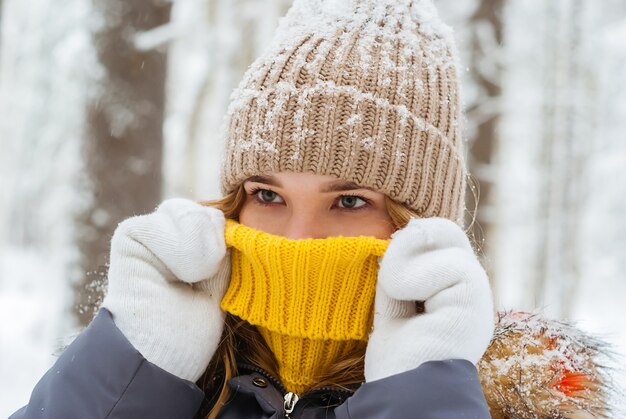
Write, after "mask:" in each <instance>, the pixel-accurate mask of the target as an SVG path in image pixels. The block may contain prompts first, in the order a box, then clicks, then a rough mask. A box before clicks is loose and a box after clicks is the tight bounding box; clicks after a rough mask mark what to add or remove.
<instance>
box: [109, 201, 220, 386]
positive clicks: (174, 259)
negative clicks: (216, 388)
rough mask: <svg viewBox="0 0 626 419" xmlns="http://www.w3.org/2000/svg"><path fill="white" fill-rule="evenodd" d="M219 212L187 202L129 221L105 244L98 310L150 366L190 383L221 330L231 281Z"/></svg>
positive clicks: (166, 205) (167, 204)
mask: <svg viewBox="0 0 626 419" xmlns="http://www.w3.org/2000/svg"><path fill="white" fill-rule="evenodd" d="M224 225H225V220H224V214H223V213H222V212H221V211H220V210H218V209H216V208H211V207H205V206H202V205H200V204H198V203H195V202H193V201H189V200H186V199H170V200H167V201H164V202H163V203H162V204H161V205H160V206H159V207H158V208H157V209H156V211H155V212H153V213H151V214H147V215H141V216H136V217H132V218H129V219H127V220H125V221H124V222H122V223H120V225H119V226H118V227H117V229H116V230H115V233H114V235H113V238H112V240H111V258H110V267H109V275H108V281H109V285H108V291H107V294H106V296H105V298H104V301H103V303H102V306H103V307H105V308H106V309H108V310H109V311H110V312H111V313H112V315H113V320H114V322H115V324H116V326H117V327H118V328H119V329H120V330H121V331H122V333H123V334H124V335H125V336H126V338H127V339H128V340H129V341H130V343H131V344H132V345H133V346H134V347H135V348H136V349H137V350H138V351H139V352H140V353H141V354H142V355H143V356H144V358H146V359H147V360H148V361H150V362H152V363H153V364H155V365H157V366H159V367H160V368H162V369H164V370H166V371H168V372H170V373H172V374H174V375H176V376H178V377H180V378H184V379H187V380H189V381H192V382H195V381H196V380H197V379H198V378H200V376H201V375H202V374H203V373H204V371H205V369H206V367H207V366H208V364H209V362H210V360H211V358H212V357H213V355H214V353H215V350H216V348H217V345H218V343H219V341H220V337H221V334H222V330H223V325H224V313H223V311H222V310H221V309H220V301H221V299H222V297H223V296H224V293H225V291H226V288H227V286H228V280H229V277H230V258H229V255H228V252H227V250H226V244H225V242H224Z"/></svg>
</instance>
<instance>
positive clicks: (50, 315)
mask: <svg viewBox="0 0 626 419" xmlns="http://www.w3.org/2000/svg"><path fill="white" fill-rule="evenodd" d="M62 272H63V269H62V267H61V266H59V265H58V263H55V262H53V261H50V260H47V259H46V257H45V256H44V255H42V254H41V253H40V252H37V251H34V250H24V249H18V248H8V247H5V248H2V249H0V341H1V344H0V417H3V418H6V417H8V416H9V415H10V414H11V413H13V412H14V411H15V410H17V409H18V408H20V407H21V406H23V405H24V404H26V403H27V402H28V398H29V396H30V391H31V390H32V388H33V387H34V385H35V383H36V382H37V381H38V380H39V378H41V376H42V375H43V373H44V372H45V371H47V370H48V368H50V366H51V365H52V364H53V363H54V360H55V356H54V354H55V353H58V351H59V348H61V347H62V346H63V345H64V344H65V340H64V336H65V337H67V336H70V334H71V330H70V329H71V328H70V325H69V321H70V320H69V319H71V316H70V313H69V310H67V305H68V304H67V303H68V301H69V299H70V298H71V294H70V291H69V286H68V285H67V281H64V279H63V274H62Z"/></svg>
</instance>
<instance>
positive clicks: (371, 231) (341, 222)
mask: <svg viewBox="0 0 626 419" xmlns="http://www.w3.org/2000/svg"><path fill="white" fill-rule="evenodd" d="M333 227H334V228H333V229H334V230H335V231H334V233H335V234H333V235H343V236H373V237H376V238H377V239H381V240H387V239H389V238H390V237H391V234H393V232H394V231H395V230H396V228H395V226H394V225H393V223H392V222H391V218H390V217H389V214H387V212H386V211H382V212H372V213H370V214H367V215H361V216H348V217H340V218H338V219H336V220H334V222H333Z"/></svg>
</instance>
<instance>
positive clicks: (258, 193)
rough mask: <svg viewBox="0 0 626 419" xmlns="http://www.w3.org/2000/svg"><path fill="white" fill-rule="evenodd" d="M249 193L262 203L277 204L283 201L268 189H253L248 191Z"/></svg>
mask: <svg viewBox="0 0 626 419" xmlns="http://www.w3.org/2000/svg"><path fill="white" fill-rule="evenodd" d="M250 195H252V196H254V197H255V198H256V200H257V201H258V202H259V203H260V204H263V205H268V204H277V203H278V204H279V203H282V202H283V200H282V198H281V197H280V195H278V194H277V193H276V192H274V191H272V190H270V189H260V188H259V189H255V190H253V191H251V192H250Z"/></svg>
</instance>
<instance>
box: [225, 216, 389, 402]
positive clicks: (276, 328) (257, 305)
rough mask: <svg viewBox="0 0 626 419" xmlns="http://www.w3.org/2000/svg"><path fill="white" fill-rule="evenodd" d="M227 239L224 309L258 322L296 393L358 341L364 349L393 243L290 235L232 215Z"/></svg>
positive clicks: (367, 238) (358, 238)
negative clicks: (381, 268) (381, 265)
mask: <svg viewBox="0 0 626 419" xmlns="http://www.w3.org/2000/svg"><path fill="white" fill-rule="evenodd" d="M225 238H226V244H227V246H229V247H231V265H232V273H231V282H230V285H229V288H228V290H227V292H226V295H225V296H224V298H223V299H222V304H221V306H222V309H223V310H225V311H227V312H229V313H231V314H233V315H235V316H238V317H240V318H242V319H244V320H246V321H247V322H249V323H250V324H252V325H255V326H257V328H258V329H259V331H260V333H261V335H262V336H263V337H264V338H265V340H266V342H267V344H268V345H269V347H270V348H271V349H272V351H273V353H274V355H275V356H276V358H277V361H278V364H279V369H280V371H279V374H280V376H281V379H282V380H283V382H284V384H285V386H286V387H287V388H288V389H289V390H290V391H294V392H298V393H301V392H302V391H304V390H306V389H307V388H310V387H311V386H313V385H314V384H315V382H316V377H319V376H321V375H323V374H324V372H325V370H326V368H327V367H328V366H329V365H331V364H332V363H333V362H336V361H337V360H339V359H341V357H342V356H345V354H347V353H349V352H350V351H351V350H352V349H353V348H354V347H355V345H356V346H360V347H361V346H362V347H363V348H364V342H367V338H368V335H369V332H370V329H371V325H372V320H373V305H374V295H375V290H376V278H377V274H378V257H380V256H382V255H383V254H384V252H385V250H386V249H387V246H388V244H389V240H380V239H376V238H373V237H330V238H326V239H302V240H290V239H286V238H284V237H281V236H275V235H271V234H267V233H265V232H262V231H259V230H255V229H252V228H249V227H246V226H244V225H241V224H238V223H237V222H235V221H232V220H227V223H226V231H225Z"/></svg>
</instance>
